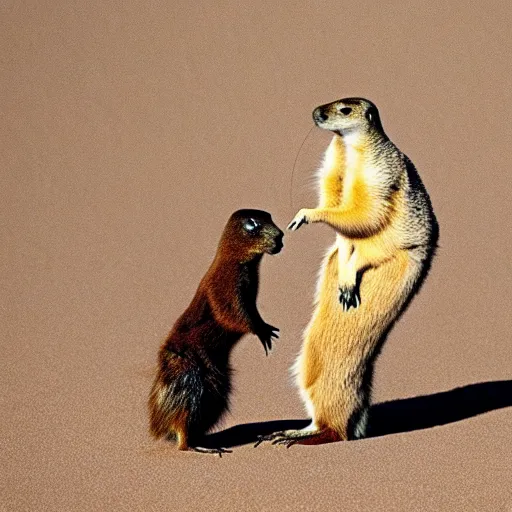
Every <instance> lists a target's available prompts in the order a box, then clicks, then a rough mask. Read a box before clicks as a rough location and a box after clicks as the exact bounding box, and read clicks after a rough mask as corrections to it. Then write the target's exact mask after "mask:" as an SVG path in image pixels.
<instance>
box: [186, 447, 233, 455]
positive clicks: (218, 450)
mask: <svg viewBox="0 0 512 512" xmlns="http://www.w3.org/2000/svg"><path fill="white" fill-rule="evenodd" d="M189 450H190V451H192V452H197V453H213V454H214V455H218V456H219V457H220V458H222V454H223V453H233V450H227V449H226V448H203V447H202V446H190V447H189Z"/></svg>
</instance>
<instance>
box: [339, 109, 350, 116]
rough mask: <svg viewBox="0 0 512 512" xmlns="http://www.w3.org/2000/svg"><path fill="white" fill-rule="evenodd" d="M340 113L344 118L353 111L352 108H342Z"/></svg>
mask: <svg viewBox="0 0 512 512" xmlns="http://www.w3.org/2000/svg"><path fill="white" fill-rule="evenodd" d="M340 112H341V113H342V114H343V115H344V116H348V115H349V114H350V113H351V112H352V109H351V108H350V107H343V108H340Z"/></svg>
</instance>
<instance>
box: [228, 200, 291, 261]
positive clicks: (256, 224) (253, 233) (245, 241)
mask: <svg viewBox="0 0 512 512" xmlns="http://www.w3.org/2000/svg"><path fill="white" fill-rule="evenodd" d="M283 236H284V233H283V232H282V231H281V230H280V229H279V228H278V227H277V226H276V225H275V224H274V221H273V220H272V217H271V215H270V214H269V213H267V212H265V211H263V210H249V209H244V210H237V211H236V212H235V213H233V215H231V217H230V219H229V221H228V224H227V226H226V229H225V231H224V236H223V239H224V240H229V245H230V246H231V248H232V250H235V252H238V253H240V255H247V256H250V255H252V256H257V255H261V254H265V253H266V254H277V253H278V252H280V251H281V249H282V248H283Z"/></svg>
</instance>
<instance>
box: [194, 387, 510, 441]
mask: <svg viewBox="0 0 512 512" xmlns="http://www.w3.org/2000/svg"><path fill="white" fill-rule="evenodd" d="M510 406H512V380H502V381H491V382H479V383H476V384H469V385H467V386H462V387H459V388H454V389H451V390H449V391H442V392H440V393H434V394H432V395H422V396H415V397H411V398H404V399H400V400H391V401H389V402H382V403H379V404H375V405H373V406H372V407H371V409H370V418H369V425H368V434H367V437H380V436H386V435H390V434H400V433H405V432H413V431H415V430H423V429H427V428H432V427H436V426H440V425H447V424H448V423H454V422H457V421H462V420H465V419H467V418H472V417H473V416H478V415H479V414H484V413H486V412H490V411H494V410H496V409H502V408H504V407H510ZM309 423H310V421H309V420H300V419H294V420H276V421H264V422H260V423H245V424H242V425H236V426H234V427H230V428H227V429H225V430H222V431H220V432H216V433H214V434H210V435H208V436H206V437H205V440H204V441H205V442H204V443H203V444H204V446H205V447H208V448H214V447H220V446H222V447H224V448H233V447H235V446H241V445H244V444H251V443H255V442H256V441H257V440H258V436H261V435H267V434H271V433H272V432H276V431H280V430H287V429H300V428H304V427H305V426H307V425H308V424H309Z"/></svg>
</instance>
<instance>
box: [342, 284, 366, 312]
mask: <svg viewBox="0 0 512 512" xmlns="http://www.w3.org/2000/svg"><path fill="white" fill-rule="evenodd" d="M338 290H339V293H340V295H339V301H340V303H341V305H342V307H343V311H348V310H349V309H350V308H354V309H357V308H358V307H359V304H361V297H359V290H358V289H357V287H355V286H354V287H352V288H348V287H345V286H343V287H341V286H340V287H339V288H338Z"/></svg>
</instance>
